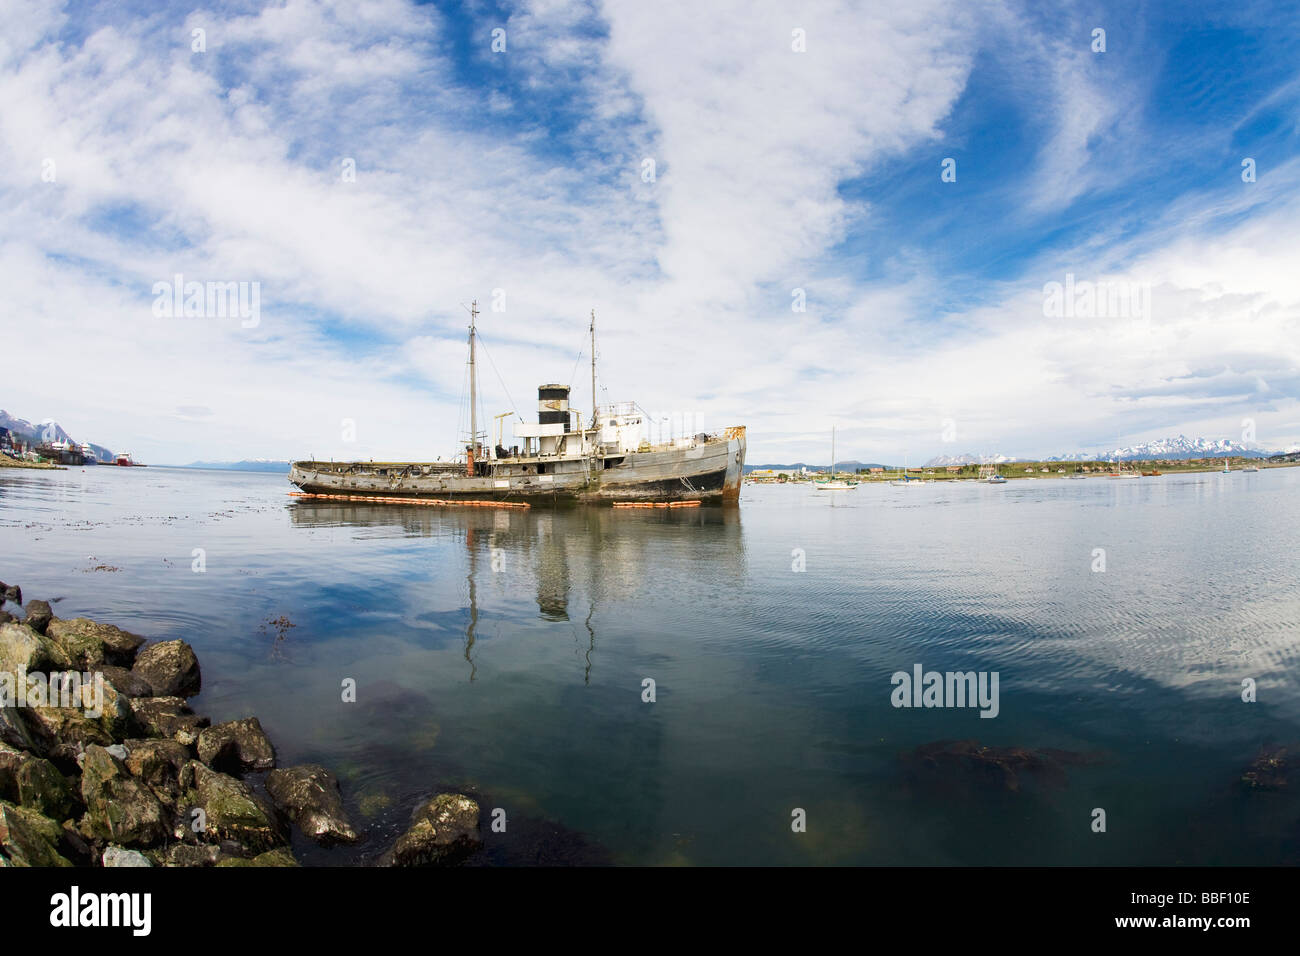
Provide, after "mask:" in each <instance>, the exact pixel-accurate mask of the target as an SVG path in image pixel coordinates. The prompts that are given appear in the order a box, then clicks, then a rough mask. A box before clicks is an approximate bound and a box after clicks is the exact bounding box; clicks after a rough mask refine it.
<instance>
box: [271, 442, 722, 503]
mask: <svg viewBox="0 0 1300 956" xmlns="http://www.w3.org/2000/svg"><path fill="white" fill-rule="evenodd" d="M483 464H484V466H485V469H484V470H485V471H486V472H487V473H486V474H477V475H473V476H471V475H469V474H466V472H465V470H464V469H465V466H463V465H462V466H460V468H459V469H458V470H453V468H452V466H449V465H448V464H447V463H445V462H438V463H434V462H318V461H299V462H294V463H293V465H292V466H291V468H290V469H289V481H290V482H292V483H293V484H294V485H296V486H297V487H298V488H299V489H300V490H301V491H303V492H306V493H308V494H325V495H350V496H359V497H375V498H415V499H419V498H432V499H457V498H463V499H477V500H484V501H526V502H530V503H535V504H549V503H555V504H559V503H563V502H591V503H613V502H617V501H701V502H709V503H719V504H721V503H726V502H735V501H737V500H738V499H739V497H740V484H741V478H742V475H743V471H744V464H745V430H744V429H743V428H732V429H728V430H727V433H726V435H725V436H724V437H722V438H720V439H718V440H715V441H707V442H703V443H701V444H698V445H695V446H694V447H688V448H662V449H656V450H653V451H646V452H630V453H627V454H625V455H617V456H613V455H611V456H606V457H604V458H600V459H595V460H583V459H567V460H538V459H505V460H503V461H501V462H495V461H493V462H485V463H483ZM539 472H541V473H539Z"/></svg>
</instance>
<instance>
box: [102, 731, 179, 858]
mask: <svg viewBox="0 0 1300 956" xmlns="http://www.w3.org/2000/svg"><path fill="white" fill-rule="evenodd" d="M81 798H82V800H84V801H85V804H86V820H85V822H86V824H87V829H88V830H89V831H90V832H91V833H92V834H93V835H94V836H96V837H99V838H102V839H106V840H111V841H113V842H114V843H119V844H122V845H128V846H129V845H143V846H148V845H150V844H152V843H158V842H160V841H161V840H163V839H164V838H165V837H166V836H167V833H168V830H169V827H168V825H167V813H166V810H165V808H164V807H163V805H162V803H161V802H160V801H159V800H158V797H157V796H155V795H154V793H153V791H152V790H150V789H149V788H148V787H147V786H146V785H145V784H144V783H142V782H141V781H139V780H136V779H135V778H134V777H132V776H131V773H130V771H128V770H127V768H126V765H125V764H123V763H122V761H120V760H118V759H117V758H116V757H114V756H113V755H112V754H110V753H109V752H108V751H107V750H105V749H104V748H103V747H99V746H90V747H87V748H86V755H85V760H84V761H83V762H82V767H81Z"/></svg>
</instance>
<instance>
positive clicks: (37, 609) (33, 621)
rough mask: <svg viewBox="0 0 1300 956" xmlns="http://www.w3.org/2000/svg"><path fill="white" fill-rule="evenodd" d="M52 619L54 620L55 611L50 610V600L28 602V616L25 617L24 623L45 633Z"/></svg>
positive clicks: (38, 632)
mask: <svg viewBox="0 0 1300 956" xmlns="http://www.w3.org/2000/svg"><path fill="white" fill-rule="evenodd" d="M52 620H54V612H53V611H52V610H50V604H49V602H48V601H29V602H28V603H27V616H26V617H25V618H23V623H24V624H26V625H27V626H28V627H30V628H31V629H32V630H33V631H35V632H36V633H37V634H44V633H45V628H46V626H47V625H49V623H50V621H52Z"/></svg>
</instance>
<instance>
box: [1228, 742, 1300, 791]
mask: <svg viewBox="0 0 1300 956" xmlns="http://www.w3.org/2000/svg"><path fill="white" fill-rule="evenodd" d="M1297 766H1300V761H1297V760H1296V759H1295V757H1294V756H1292V755H1291V753H1290V749H1289V748H1287V747H1272V748H1269V749H1267V750H1264V751H1263V752H1261V753H1260V755H1259V756H1258V757H1256V758H1255V759H1254V760H1253V761H1251V763H1250V765H1249V766H1248V767H1246V769H1245V770H1244V771H1243V772H1242V774H1241V783H1242V786H1244V787H1245V788H1246V789H1247V790H1285V789H1287V784H1288V783H1290V780H1291V775H1292V774H1293V773H1294V772H1295V770H1296V768H1297Z"/></svg>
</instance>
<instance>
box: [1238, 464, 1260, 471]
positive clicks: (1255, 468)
mask: <svg viewBox="0 0 1300 956" xmlns="http://www.w3.org/2000/svg"><path fill="white" fill-rule="evenodd" d="M1241 470H1242V471H1259V465H1247V466H1246V467H1245V468H1243V469H1241Z"/></svg>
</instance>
